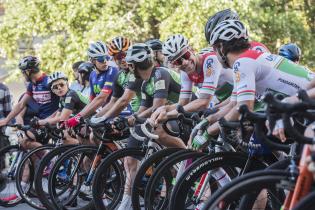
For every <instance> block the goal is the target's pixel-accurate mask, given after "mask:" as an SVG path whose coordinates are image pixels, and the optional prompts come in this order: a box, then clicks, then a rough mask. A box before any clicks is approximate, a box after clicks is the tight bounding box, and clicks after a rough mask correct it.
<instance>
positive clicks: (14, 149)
mask: <svg viewBox="0 0 315 210" xmlns="http://www.w3.org/2000/svg"><path fill="white" fill-rule="evenodd" d="M18 151H25V150H24V149H23V148H22V147H21V146H20V145H9V146H6V147H4V148H2V149H1V150H0V157H1V159H5V156H6V154H7V153H10V152H11V153H13V152H18ZM3 164H4V165H3ZM5 168H6V162H5V161H4V162H2V161H1V163H0V170H1V171H0V173H1V177H2V178H3V179H5V181H4V180H3V181H4V183H5V184H6V186H5V188H4V189H3V190H2V191H1V192H0V197H1V194H2V192H5V191H6V189H7V187H9V186H8V184H9V185H10V183H9V182H10V180H11V181H13V182H14V186H15V187H16V185H15V180H13V179H12V178H14V179H15V177H12V178H9V177H8V174H7V173H6V171H2V170H3V169H5ZM15 190H16V192H17V189H15ZM16 192H15V193H16ZM10 194H11V193H10ZM22 202H24V200H20V201H18V202H5V201H3V200H2V199H1V198H0V206H3V207H14V206H16V205H18V204H19V203H22Z"/></svg>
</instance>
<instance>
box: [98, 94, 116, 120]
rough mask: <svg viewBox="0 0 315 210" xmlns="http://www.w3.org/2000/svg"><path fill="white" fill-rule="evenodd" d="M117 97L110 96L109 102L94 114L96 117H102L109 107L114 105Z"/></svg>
mask: <svg viewBox="0 0 315 210" xmlns="http://www.w3.org/2000/svg"><path fill="white" fill-rule="evenodd" d="M117 100H118V98H116V97H113V96H112V97H111V98H110V101H109V103H107V104H106V105H105V106H104V107H103V108H102V109H101V110H100V111H99V112H98V113H97V114H96V115H95V116H96V117H102V116H103V115H105V114H106V113H107V112H108V111H109V110H110V108H111V107H114V106H115V103H116V102H117Z"/></svg>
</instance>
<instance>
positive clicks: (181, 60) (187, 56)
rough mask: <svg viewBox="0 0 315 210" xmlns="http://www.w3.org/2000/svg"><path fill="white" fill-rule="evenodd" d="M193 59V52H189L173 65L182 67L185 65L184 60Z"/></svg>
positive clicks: (173, 62)
mask: <svg viewBox="0 0 315 210" xmlns="http://www.w3.org/2000/svg"><path fill="white" fill-rule="evenodd" d="M190 57H191V52H189V51H187V52H185V53H184V54H183V55H182V56H180V57H179V58H177V59H176V60H174V61H172V62H171V63H172V64H173V65H174V66H181V65H182V64H183V60H188V59H189V58H190Z"/></svg>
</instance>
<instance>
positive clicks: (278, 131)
mask: <svg viewBox="0 0 315 210" xmlns="http://www.w3.org/2000/svg"><path fill="white" fill-rule="evenodd" d="M272 135H274V136H277V137H278V138H279V139H280V140H281V141H282V142H285V141H286V140H287V138H286V136H285V134H284V127H283V121H282V120H277V122H276V125H275V127H274V129H273V131H272Z"/></svg>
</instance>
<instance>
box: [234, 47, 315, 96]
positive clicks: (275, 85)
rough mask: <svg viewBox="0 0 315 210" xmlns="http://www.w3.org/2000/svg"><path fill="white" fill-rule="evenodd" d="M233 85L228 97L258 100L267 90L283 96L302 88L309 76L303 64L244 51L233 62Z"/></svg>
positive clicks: (274, 56) (276, 56) (270, 55)
mask: <svg viewBox="0 0 315 210" xmlns="http://www.w3.org/2000/svg"><path fill="white" fill-rule="evenodd" d="M233 70H234V84H235V87H234V89H233V94H232V98H231V100H234V101H235V100H237V101H238V102H240V101H246V100H255V99H256V100H257V102H259V101H260V98H261V96H262V95H263V94H264V93H265V92H267V91H269V92H273V93H279V94H282V95H284V96H291V95H294V94H295V93H296V92H297V91H298V90H300V89H305V88H306V85H307V84H308V83H309V82H310V80H311V79H312V77H313V75H312V74H311V73H310V72H308V71H306V70H305V68H304V67H302V66H300V65H297V64H295V63H293V62H292V61H289V60H287V59H286V58H283V57H281V56H279V55H273V54H270V53H261V52H258V51H254V50H247V51H245V52H244V53H243V54H241V55H240V57H239V58H238V59H237V60H236V61H235V63H234V65H233Z"/></svg>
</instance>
